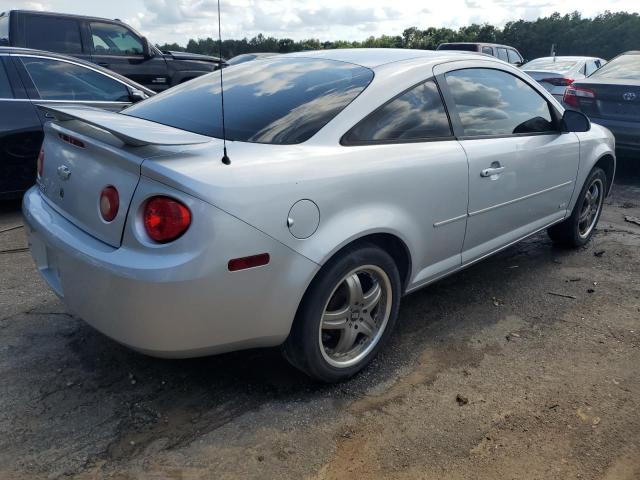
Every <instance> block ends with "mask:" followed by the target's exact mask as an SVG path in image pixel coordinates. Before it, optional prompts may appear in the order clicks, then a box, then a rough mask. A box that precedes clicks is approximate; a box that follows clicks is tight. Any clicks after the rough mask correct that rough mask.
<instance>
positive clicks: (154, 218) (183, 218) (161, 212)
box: [143, 196, 191, 243]
mask: <svg viewBox="0 0 640 480" xmlns="http://www.w3.org/2000/svg"><path fill="white" fill-rule="evenodd" d="M143 217H144V228H145V230H146V232H147V235H149V237H150V238H151V239H152V240H154V241H156V242H158V243H168V242H171V241H172V240H175V239H176V238H178V237H180V236H181V235H182V234H183V233H184V232H186V231H187V229H188V228H189V225H191V212H190V211H189V209H188V208H187V207H186V206H185V205H184V204H182V203H181V202H179V201H178V200H174V199H173V198H169V197H161V196H160V197H152V198H150V199H149V200H148V201H147V203H146V205H145V207H144V215H143Z"/></svg>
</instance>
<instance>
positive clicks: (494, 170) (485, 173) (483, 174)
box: [480, 164, 504, 177]
mask: <svg viewBox="0 0 640 480" xmlns="http://www.w3.org/2000/svg"><path fill="white" fill-rule="evenodd" d="M503 171H504V167H503V166H501V165H500V164H498V165H497V166H495V167H493V166H492V167H491V168H485V169H484V170H482V171H481V172H480V176H481V177H490V176H491V175H496V174H498V173H502V172H503Z"/></svg>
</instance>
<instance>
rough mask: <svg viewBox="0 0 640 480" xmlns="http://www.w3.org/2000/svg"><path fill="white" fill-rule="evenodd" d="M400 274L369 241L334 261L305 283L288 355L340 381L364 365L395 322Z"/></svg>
mask: <svg viewBox="0 0 640 480" xmlns="http://www.w3.org/2000/svg"><path fill="white" fill-rule="evenodd" d="M400 294H401V288H400V275H399V273H398V268H397V267H396V265H395V263H394V261H393V259H392V258H391V257H390V256H389V254H387V253H386V252H385V251H383V250H381V249H380V248H378V247H376V246H373V245H370V246H369V245H368V246H363V247H360V248H357V249H351V250H348V251H346V252H344V253H343V254H341V255H340V256H339V257H338V258H336V259H334V260H332V261H331V262H330V263H328V264H327V265H326V266H325V267H323V269H322V270H321V271H320V273H319V274H318V276H317V277H316V279H315V280H314V281H313V283H312V284H311V286H310V287H309V290H308V292H307V293H306V294H305V297H304V299H303V301H302V304H301V305H300V309H299V311H298V314H297V315H296V319H295V321H294V324H293V327H292V329H291V334H290V335H289V338H288V339H287V341H286V342H285V345H284V353H285V356H286V358H287V359H288V360H289V361H290V362H291V363H292V364H293V365H294V366H296V367H298V368H299V369H301V370H302V371H304V372H305V373H307V374H308V375H309V376H311V377H313V378H315V379H318V380H321V381H324V382H339V381H342V380H345V379H347V378H349V377H351V376H353V375H355V374H356V373H357V372H359V371H360V370H362V369H363V368H364V367H365V366H366V365H367V364H368V363H369V362H370V361H371V360H372V359H373V358H374V357H375V355H376V354H377V353H378V351H379V349H380V348H381V347H382V345H383V344H384V342H385V341H386V339H387V338H388V336H389V335H390V333H391V331H392V330H393V327H394V325H395V322H396V318H397V316H398V308H399V303H400Z"/></svg>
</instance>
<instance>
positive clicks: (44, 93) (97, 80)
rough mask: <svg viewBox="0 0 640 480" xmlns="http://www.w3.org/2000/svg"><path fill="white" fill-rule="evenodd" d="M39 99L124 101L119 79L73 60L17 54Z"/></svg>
mask: <svg viewBox="0 0 640 480" xmlns="http://www.w3.org/2000/svg"><path fill="white" fill-rule="evenodd" d="M21 60H22V63H23V65H24V67H25V68H26V70H27V72H28V73H29V76H30V77H31V80H32V81H33V84H34V85H35V87H36V90H37V91H38V94H39V95H40V98H41V99H43V100H78V101H107V102H128V101H129V90H128V89H127V87H126V86H125V85H123V84H122V83H120V82H118V81H116V80H114V79H112V78H110V77H107V76H106V75H103V74H102V73H98V72H96V71H94V70H91V69H89V68H86V67H83V66H80V65H76V64H74V63H68V62H61V61H58V60H53V59H45V58H32V57H22V58H21Z"/></svg>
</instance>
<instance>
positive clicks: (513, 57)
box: [507, 50, 522, 64]
mask: <svg viewBox="0 0 640 480" xmlns="http://www.w3.org/2000/svg"><path fill="white" fill-rule="evenodd" d="M507 55H508V56H509V63H514V64H515V63H520V62H522V58H521V57H520V55H518V53H517V52H516V51H515V50H507Z"/></svg>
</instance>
